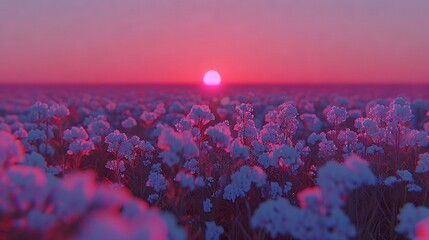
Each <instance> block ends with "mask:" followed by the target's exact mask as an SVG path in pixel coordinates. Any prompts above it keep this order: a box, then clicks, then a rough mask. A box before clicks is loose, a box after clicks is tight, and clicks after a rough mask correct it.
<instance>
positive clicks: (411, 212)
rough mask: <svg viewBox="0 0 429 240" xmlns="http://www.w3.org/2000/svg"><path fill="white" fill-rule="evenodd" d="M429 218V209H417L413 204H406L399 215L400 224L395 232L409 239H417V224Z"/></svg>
mask: <svg viewBox="0 0 429 240" xmlns="http://www.w3.org/2000/svg"><path fill="white" fill-rule="evenodd" d="M427 217H429V208H427V207H423V206H420V207H416V206H415V205H414V204H413V203H406V204H405V205H404V206H403V207H402V209H401V211H400V212H399V214H398V217H397V218H398V221H399V224H398V225H397V226H396V228H395V230H396V232H397V233H399V234H402V235H403V236H405V237H407V238H408V239H414V238H415V237H416V224H417V223H418V222H420V221H421V220H423V219H425V218H427Z"/></svg>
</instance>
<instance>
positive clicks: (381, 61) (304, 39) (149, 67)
mask: <svg viewBox="0 0 429 240" xmlns="http://www.w3.org/2000/svg"><path fill="white" fill-rule="evenodd" d="M210 69H216V70H218V71H219V72H220V74H221V75H222V78H223V81H224V82H227V83H265V82H281V83H312V82H317V83H325V82H328V83H332V82H340V83H350V82H360V81H362V82H374V83H377V82H390V83H400V82H405V83H409V82H420V83H429V1H428V0H409V1H408V0H384V1H382V0H353V1H352V0H350V1H349V0H324V1H321V0H300V1H297V0H290V1H289V0H271V1H265V0H236V1H233V0H210V1H209V0H99V1H95V0H92V1H91V0H37V1H35V0H26V1H23V0H0V82H2V83H7V82H31V83H35V82H49V83H51V82H55V83H63V82H78V83H95V82H102V83H106V82H127V83H149V82H150V83H165V82H174V83H185V82H187V83H198V82H200V81H202V76H203V74H204V72H205V71H207V70H210Z"/></svg>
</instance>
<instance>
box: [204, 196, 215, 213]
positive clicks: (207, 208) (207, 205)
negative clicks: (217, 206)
mask: <svg viewBox="0 0 429 240" xmlns="http://www.w3.org/2000/svg"><path fill="white" fill-rule="evenodd" d="M212 207H213V205H212V202H211V201H210V198H206V199H205V200H204V201H203V210H204V212H210V211H211V210H212Z"/></svg>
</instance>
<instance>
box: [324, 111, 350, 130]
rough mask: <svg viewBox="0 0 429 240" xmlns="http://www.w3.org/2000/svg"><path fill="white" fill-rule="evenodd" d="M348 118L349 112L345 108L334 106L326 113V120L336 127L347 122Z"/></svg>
mask: <svg viewBox="0 0 429 240" xmlns="http://www.w3.org/2000/svg"><path fill="white" fill-rule="evenodd" d="M347 117H348V115H347V110H346V109H345V108H343V107H337V106H332V107H331V108H330V109H329V110H328V112H327V113H326V120H328V122H329V123H330V124H332V125H334V126H338V125H339V124H341V123H342V122H344V121H346V120H347Z"/></svg>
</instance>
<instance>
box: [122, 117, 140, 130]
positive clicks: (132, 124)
mask: <svg viewBox="0 0 429 240" xmlns="http://www.w3.org/2000/svg"><path fill="white" fill-rule="evenodd" d="M121 125H122V127H124V128H133V127H135V126H137V121H136V120H135V119H134V118H133V117H128V118H127V119H125V120H124V121H122V122H121Z"/></svg>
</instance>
